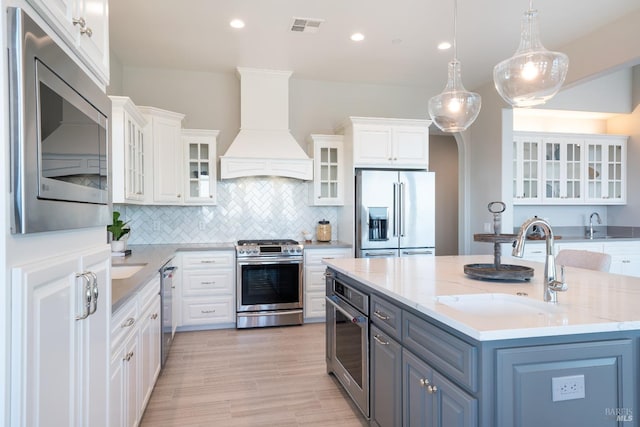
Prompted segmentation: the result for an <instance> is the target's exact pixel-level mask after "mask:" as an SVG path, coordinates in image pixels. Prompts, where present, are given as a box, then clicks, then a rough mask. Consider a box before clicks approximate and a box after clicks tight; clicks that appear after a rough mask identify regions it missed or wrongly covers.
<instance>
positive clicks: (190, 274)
mask: <svg viewBox="0 0 640 427" xmlns="http://www.w3.org/2000/svg"><path fill="white" fill-rule="evenodd" d="M234 289H235V280H234V271H233V269H230V268H227V269H206V270H184V271H183V272H182V294H183V295H185V296H188V295H229V294H233V293H234Z"/></svg>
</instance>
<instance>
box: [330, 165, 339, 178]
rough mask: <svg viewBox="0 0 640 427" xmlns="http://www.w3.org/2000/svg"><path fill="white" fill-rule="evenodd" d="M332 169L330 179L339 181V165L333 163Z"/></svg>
mask: <svg viewBox="0 0 640 427" xmlns="http://www.w3.org/2000/svg"><path fill="white" fill-rule="evenodd" d="M330 171H331V173H330V174H329V179H330V180H331V181H337V180H338V166H336V165H331V169H330Z"/></svg>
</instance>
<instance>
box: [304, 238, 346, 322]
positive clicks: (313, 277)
mask: <svg viewBox="0 0 640 427" xmlns="http://www.w3.org/2000/svg"><path fill="white" fill-rule="evenodd" d="M350 256H352V255H351V249H350V248H319V249H316V248H305V249H304V320H305V322H307V321H313V320H319V321H322V320H324V319H325V316H326V312H325V302H324V301H325V300H324V296H325V294H326V290H325V279H324V272H325V270H326V269H327V266H326V265H324V264H323V263H322V260H323V259H331V258H349V257H350Z"/></svg>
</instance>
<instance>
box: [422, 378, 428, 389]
mask: <svg viewBox="0 0 640 427" xmlns="http://www.w3.org/2000/svg"><path fill="white" fill-rule="evenodd" d="M428 385H429V380H428V379H426V378H420V387H426V386H428Z"/></svg>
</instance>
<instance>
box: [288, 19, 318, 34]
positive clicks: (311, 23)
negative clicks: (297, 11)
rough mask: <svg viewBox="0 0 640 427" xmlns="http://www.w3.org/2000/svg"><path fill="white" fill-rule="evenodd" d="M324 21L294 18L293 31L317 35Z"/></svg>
mask: <svg viewBox="0 0 640 427" xmlns="http://www.w3.org/2000/svg"><path fill="white" fill-rule="evenodd" d="M323 22H324V19H312V18H293V23H292V24H291V31H293V32H294V33H317V32H318V31H319V30H320V24H322V23H323Z"/></svg>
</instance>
